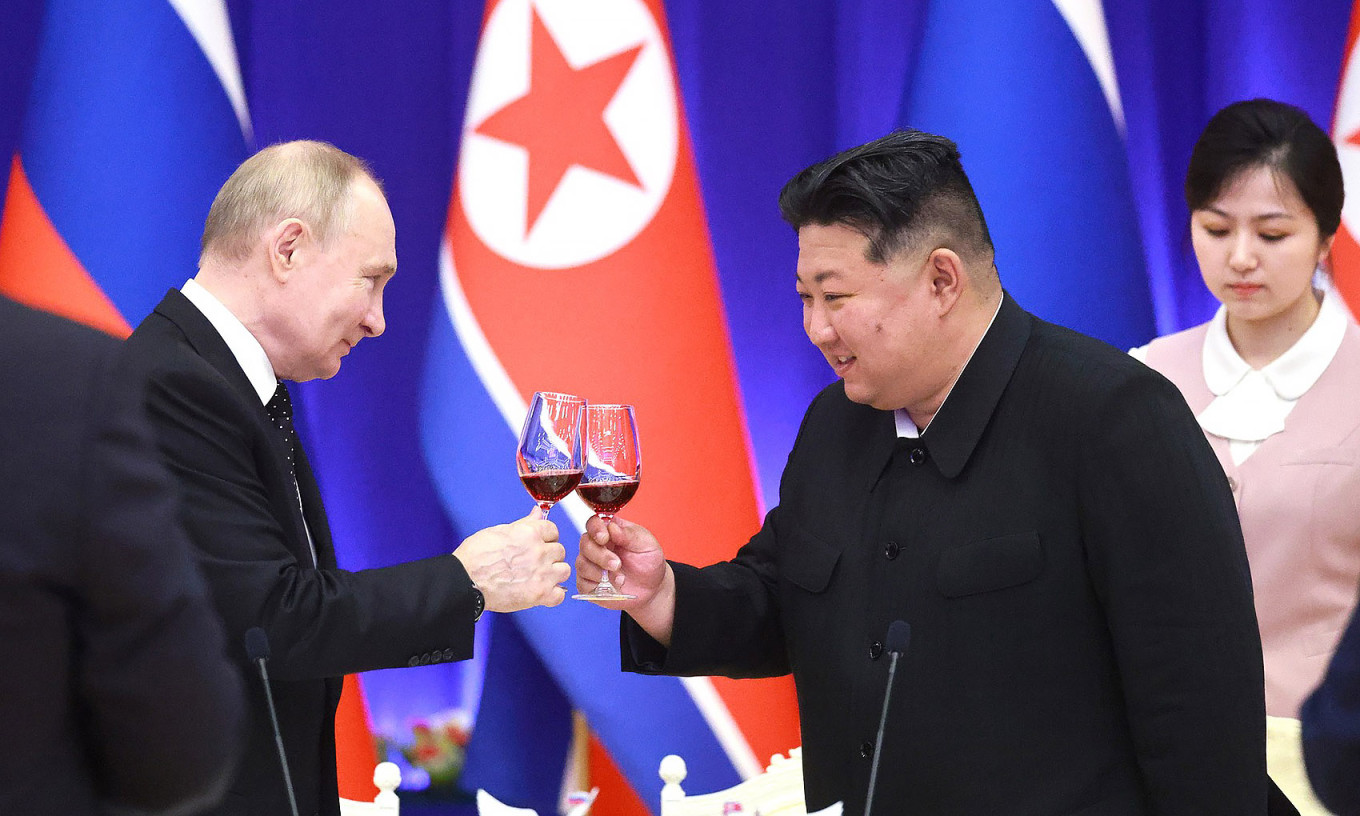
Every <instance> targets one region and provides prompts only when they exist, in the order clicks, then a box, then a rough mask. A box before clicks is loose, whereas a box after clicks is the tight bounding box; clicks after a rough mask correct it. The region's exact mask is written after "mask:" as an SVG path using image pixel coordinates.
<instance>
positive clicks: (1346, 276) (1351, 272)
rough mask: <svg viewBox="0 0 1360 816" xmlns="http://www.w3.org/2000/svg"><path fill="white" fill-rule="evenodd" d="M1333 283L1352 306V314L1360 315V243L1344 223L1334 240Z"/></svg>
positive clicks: (1347, 303) (1348, 304)
mask: <svg viewBox="0 0 1360 816" xmlns="http://www.w3.org/2000/svg"><path fill="white" fill-rule="evenodd" d="M1332 283H1333V285H1335V286H1336V290H1337V291H1338V292H1340V293H1341V297H1342V299H1343V300H1345V301H1346V305H1347V306H1348V307H1350V310H1351V314H1353V315H1360V244H1357V243H1356V241H1355V238H1353V237H1351V234H1350V231H1349V230H1347V229H1346V225H1345V224H1344V223H1343V224H1342V225H1341V228H1340V229H1338V230H1337V231H1336V240H1335V241H1333V242H1332Z"/></svg>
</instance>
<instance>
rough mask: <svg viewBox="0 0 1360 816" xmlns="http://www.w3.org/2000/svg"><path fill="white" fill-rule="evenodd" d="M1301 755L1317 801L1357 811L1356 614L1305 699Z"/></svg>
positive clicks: (1359, 654)
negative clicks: (1329, 661)
mask: <svg viewBox="0 0 1360 816" xmlns="http://www.w3.org/2000/svg"><path fill="white" fill-rule="evenodd" d="M1299 719H1301V720H1302V721H1303V758H1304V762H1305V763H1307V766H1308V779H1309V781H1310V782H1312V784H1313V790H1314V792H1315V793H1317V797H1318V799H1319V800H1321V801H1322V803H1323V804H1325V805H1326V806H1327V807H1328V809H1330V810H1331V811H1333V812H1334V813H1339V814H1352V813H1360V616H1355V615H1352V616H1351V622H1350V623H1349V624H1348V625H1347V626H1346V631H1345V632H1344V633H1343V634H1342V635H1341V642H1340V643H1339V644H1338V645H1337V647H1336V652H1334V653H1333V654H1332V662H1331V663H1330V664H1329V665H1328V667H1327V675H1326V676H1325V677H1324V678H1323V680H1322V684H1321V685H1320V686H1318V688H1317V689H1316V690H1315V691H1314V692H1313V693H1312V695H1311V696H1309V698H1308V699H1307V700H1306V701H1304V704H1303V707H1302V708H1301V709H1300V711H1299Z"/></svg>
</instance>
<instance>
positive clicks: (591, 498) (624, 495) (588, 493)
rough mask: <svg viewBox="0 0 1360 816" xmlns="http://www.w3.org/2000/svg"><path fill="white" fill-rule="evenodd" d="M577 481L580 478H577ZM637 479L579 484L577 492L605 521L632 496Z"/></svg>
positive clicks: (635, 489)
mask: <svg viewBox="0 0 1360 816" xmlns="http://www.w3.org/2000/svg"><path fill="white" fill-rule="evenodd" d="M577 481H578V482H579V481H580V479H577ZM637 489H638V480H637V479H629V480H626V481H621V482H594V483H592V484H586V485H581V486H580V488H578V489H577V491H576V492H577V493H578V494H579V495H580V496H581V500H582V501H584V502H585V503H586V504H588V505H590V509H591V510H594V511H595V513H596V514H597V515H599V517H600V518H602V519H604V520H605V521H609V520H610V519H612V518H613V517H614V516H615V515H616V514H617V513H618V512H619V511H620V510H622V509H623V506H624V505H625V504H627V503H628V500H629V499H631V498H633V494H634V493H636V492H637Z"/></svg>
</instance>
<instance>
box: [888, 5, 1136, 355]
mask: <svg viewBox="0 0 1360 816" xmlns="http://www.w3.org/2000/svg"><path fill="white" fill-rule="evenodd" d="M912 80H913V81H912V84H911V86H910V87H909V88H908V89H907V91H906V93H905V95H904V98H903V103H902V112H901V117H900V120H899V121H901V123H902V124H904V125H909V126H911V127H916V128H920V129H922V130H928V131H931V132H934V133H941V134H944V135H946V136H948V137H949V138H951V139H953V140H954V141H955V142H957V143H958V145H959V150H960V152H961V153H962V156H963V166H964V169H966V170H967V171H968V176H969V178H970V179H971V180H972V182H973V186H974V188H975V190H976V192H977V195H978V199H979V201H980V202H981V204H982V210H983V212H984V213H985V214H986V217H987V224H988V227H989V228H990V230H991V234H992V240H993V242H994V243H995V245H996V248H997V257H996V265H997V268H998V269H999V270H1000V272H1001V281H1002V284H1003V285H1005V287H1006V288H1007V290H1009V291H1010V293H1011V294H1012V295H1014V296H1015V298H1016V299H1017V300H1018V301H1019V302H1020V304H1021V305H1023V306H1024V307H1025V308H1027V309H1029V310H1030V311H1032V312H1034V313H1035V314H1037V315H1038V316H1040V317H1042V318H1045V319H1047V320H1052V321H1054V322H1056V323H1061V324H1062V325H1064V326H1069V327H1071V328H1074V329H1076V330H1078V331H1081V332H1084V333H1086V334H1090V335H1094V336H1096V337H1099V338H1101V339H1103V340H1105V341H1107V342H1110V343H1113V344H1114V345H1116V346H1119V347H1121V348H1129V347H1132V346H1135V345H1140V344H1142V343H1144V342H1146V341H1147V339H1148V338H1149V337H1152V336H1153V335H1154V334H1155V333H1156V331H1155V326H1154V320H1153V310H1152V295H1151V292H1150V290H1149V286H1148V279H1147V275H1146V272H1145V269H1146V266H1145V263H1144V256H1143V247H1142V242H1141V239H1140V237H1139V231H1138V213H1137V211H1136V209H1135V207H1134V201H1133V195H1132V192H1131V186H1130V179H1129V170H1128V160H1127V158H1126V154H1125V151H1124V142H1123V138H1122V131H1123V113H1122V105H1121V103H1120V99H1119V86H1118V83H1117V82H1116V77H1115V71H1114V61H1113V58H1112V56H1111V51H1110V44H1109V37H1108V34H1107V30H1106V26H1105V17H1104V13H1103V12H1102V11H1101V7H1100V4H1099V3H1095V2H1082V0H1056V2H1055V0H1014V2H1006V3H994V2H991V3H988V2H977V0H931V2H930V4H929V9H928V11H927V13H926V15H925V23H924V30H923V31H922V32H921V38H920V46H919V49H918V52H917V64H916V66H915V70H914V72H913V77H912Z"/></svg>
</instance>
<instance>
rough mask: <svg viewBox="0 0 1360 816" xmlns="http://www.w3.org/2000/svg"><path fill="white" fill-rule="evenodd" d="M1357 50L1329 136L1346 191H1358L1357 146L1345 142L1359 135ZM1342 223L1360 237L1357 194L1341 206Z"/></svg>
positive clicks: (1343, 82) (1348, 65) (1348, 66)
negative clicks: (1338, 161)
mask: <svg viewBox="0 0 1360 816" xmlns="http://www.w3.org/2000/svg"><path fill="white" fill-rule="evenodd" d="M1358 48H1360V46H1358ZM1356 51H1357V49H1352V50H1351V53H1350V54H1348V55H1346V71H1345V74H1344V76H1342V78H1341V91H1340V93H1338V94H1337V101H1336V129H1335V131H1333V133H1332V139H1333V141H1335V143H1336V155H1337V158H1338V159H1339V160H1340V161H1341V175H1342V178H1343V179H1344V180H1345V183H1346V190H1347V191H1348V192H1349V191H1352V190H1360V145H1355V144H1353V143H1351V142H1350V141H1348V140H1349V139H1350V137H1351V136H1354V135H1355V134H1357V133H1360V59H1356V56H1357V54H1356ZM1341 222H1342V223H1343V224H1345V226H1346V231H1347V232H1349V233H1350V234H1351V235H1360V229H1358V228H1360V195H1348V196H1346V200H1345V203H1344V204H1342V206H1341Z"/></svg>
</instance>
